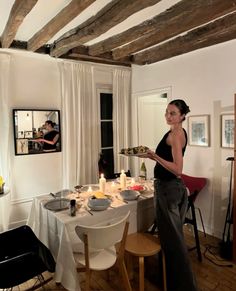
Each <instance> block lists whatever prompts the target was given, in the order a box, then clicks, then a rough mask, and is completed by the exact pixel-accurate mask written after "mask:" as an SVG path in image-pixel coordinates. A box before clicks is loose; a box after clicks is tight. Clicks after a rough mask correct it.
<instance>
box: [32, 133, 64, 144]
mask: <svg viewBox="0 0 236 291" xmlns="http://www.w3.org/2000/svg"><path fill="white" fill-rule="evenodd" d="M58 139H59V133H58V134H57V135H55V137H54V138H53V140H47V139H45V138H38V139H36V140H35V141H37V142H45V143H48V144H52V145H53V144H56V143H57V141H58Z"/></svg>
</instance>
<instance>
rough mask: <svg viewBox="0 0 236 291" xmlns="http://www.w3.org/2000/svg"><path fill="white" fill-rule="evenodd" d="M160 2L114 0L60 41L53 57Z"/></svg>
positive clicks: (53, 52) (56, 44) (53, 51)
mask: <svg viewBox="0 0 236 291" xmlns="http://www.w3.org/2000/svg"><path fill="white" fill-rule="evenodd" d="M159 1H161V0H145V1H143V0H129V1H124V0H113V1H112V2H110V3H109V4H107V5H106V6H105V7H104V8H102V9H101V10H100V11H99V12H98V13H97V14H96V15H95V16H93V17H91V18H89V19H88V20H87V21H85V22H84V23H82V24H81V25H79V26H78V27H76V28H75V29H72V30H71V31H69V32H68V33H66V34H64V35H63V36H62V37H61V38H60V39H58V40H57V41H56V42H55V44H54V47H53V48H52V50H51V55H52V56H61V55H62V54H65V53H66V52H67V51H68V50H70V49H72V48H74V47H77V46H79V45H81V44H84V43H86V42H88V41H90V40H92V39H94V38H96V37H98V36H100V35H101V34H103V33H105V32H106V31H108V30H109V29H110V28H112V27H113V26H115V25H117V24H119V23H121V22H122V21H124V20H125V19H127V18H128V17H129V16H130V15H132V14H134V13H136V12H138V11H140V10H142V9H144V8H146V7H149V6H152V5H154V4H156V3H158V2H159Z"/></svg>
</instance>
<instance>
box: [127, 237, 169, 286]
mask: <svg viewBox="0 0 236 291" xmlns="http://www.w3.org/2000/svg"><path fill="white" fill-rule="evenodd" d="M125 251H126V252H127V253H128V254H129V255H132V256H135V257H138V260H139V290H140V291H144V257H149V256H153V255H155V254H157V253H159V252H160V251H161V244H160V240H159V238H157V237H155V236H153V235H151V234H149V233H142V232H136V233H132V234H129V235H128V236H127V239H126V245H125ZM162 260H163V284H164V291H166V290H167V287H166V268H165V257H164V254H163V255H162Z"/></svg>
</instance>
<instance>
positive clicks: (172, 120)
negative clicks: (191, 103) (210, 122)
mask: <svg viewBox="0 0 236 291" xmlns="http://www.w3.org/2000/svg"><path fill="white" fill-rule="evenodd" d="M184 116H185V115H184V114H182V115H181V113H180V111H179V108H178V107H177V106H175V105H173V104H168V106H167V108H166V113H165V118H166V122H167V124H168V125H175V124H179V123H181V122H182V121H183V119H184Z"/></svg>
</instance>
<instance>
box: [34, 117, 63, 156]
mask: <svg viewBox="0 0 236 291" xmlns="http://www.w3.org/2000/svg"><path fill="white" fill-rule="evenodd" d="M54 126H55V123H54V122H52V121H51V120H47V121H45V125H44V127H45V131H46V132H45V134H44V136H43V138H38V139H35V140H33V141H35V142H38V143H42V144H43V151H44V152H54V151H56V144H57V142H58V140H59V132H58V131H57V130H55V129H54Z"/></svg>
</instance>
